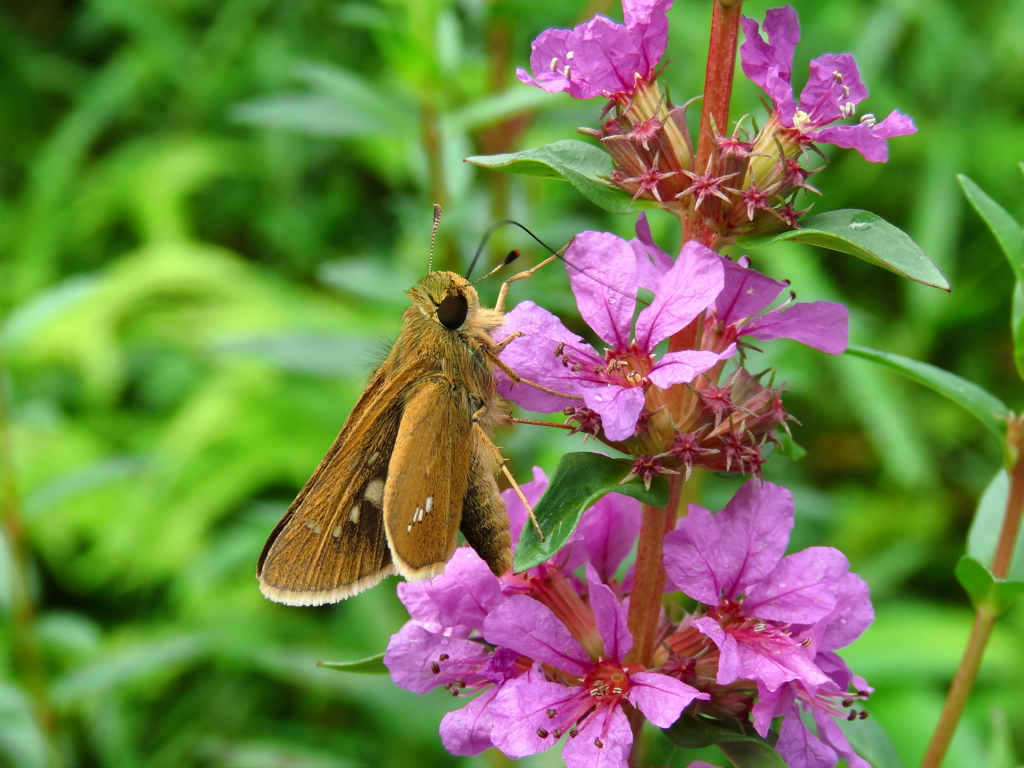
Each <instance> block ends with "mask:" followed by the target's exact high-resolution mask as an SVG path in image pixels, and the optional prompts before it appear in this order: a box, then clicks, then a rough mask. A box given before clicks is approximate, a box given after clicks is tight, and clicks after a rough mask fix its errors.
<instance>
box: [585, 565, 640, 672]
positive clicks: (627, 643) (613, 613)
mask: <svg viewBox="0 0 1024 768" xmlns="http://www.w3.org/2000/svg"><path fill="white" fill-rule="evenodd" d="M587 584H588V586H589V588H590V607H591V608H592V609H593V611H594V621H595V622H596V623H597V631H598V632H599V633H600V635H601V639H602V640H604V656H603V657H602V658H605V659H611V660H612V661H615V662H621V661H622V660H623V659H624V658H625V657H626V654H627V653H629V652H630V650H631V649H632V648H633V635H632V633H630V631H629V628H628V627H627V626H626V609H625V608H623V607H622V606H621V605H620V604H619V601H618V600H617V599H616V598H615V594H614V593H613V592H612V591H611V590H610V589H609V588H608V587H606V586H605V585H604V584H602V583H601V577H600V576H598V574H597V571H596V570H595V568H594V566H593V565H587Z"/></svg>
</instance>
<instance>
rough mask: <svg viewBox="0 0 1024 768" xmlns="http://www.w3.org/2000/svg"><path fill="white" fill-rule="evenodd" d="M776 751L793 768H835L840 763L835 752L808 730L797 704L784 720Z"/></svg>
mask: <svg viewBox="0 0 1024 768" xmlns="http://www.w3.org/2000/svg"><path fill="white" fill-rule="evenodd" d="M775 749H776V750H778V753H779V754H780V755H782V758H783V760H785V761H786V765H788V766H792V767H793V768H835V764H836V763H837V762H839V756H838V755H836V753H835V750H834V749H832V748H831V747H830V746H828V745H827V744H825V743H823V742H822V741H820V740H819V739H818V737H816V736H815V735H814V734H813V733H811V732H810V731H809V730H807V726H806V725H804V724H803V721H802V720H801V719H800V711H799V710H798V709H797V707H796V705H795V704H794V705H793V707H792V709H791V710H790V711H789V712H787V713H786V716H785V717H784V718H783V719H782V726H781V727H780V728H779V740H778V742H776V744H775Z"/></svg>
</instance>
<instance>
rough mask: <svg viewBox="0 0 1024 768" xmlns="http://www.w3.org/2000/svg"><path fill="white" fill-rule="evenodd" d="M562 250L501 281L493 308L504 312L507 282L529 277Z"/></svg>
mask: <svg viewBox="0 0 1024 768" xmlns="http://www.w3.org/2000/svg"><path fill="white" fill-rule="evenodd" d="M564 250H565V249H564V248H563V249H562V251H564ZM562 251H559V252H558V253H557V254H555V255H554V256H548V257H547V258H546V259H544V261H542V262H541V263H540V264H538V265H537V266H535V267H531V268H530V269H528V270H526V271H525V272H520V273H519V274H518V275H512V277H510V278H509V279H508V280H506V281H505V282H504V283H502V284H501V290H500V291H499V292H498V301H497V302H496V303H495V305H494V308H495V309H497V310H498V311H499V312H504V311H505V297H506V296H507V295H508V286H509V284H510V283H514V282H515V281H516V280H525V279H526V278H527V277H530V276H531V275H533V273H534V272H536V271H537V270H538V269H540V268H541V267H543V266H546V265H548V264H550V263H551V262H552V261H554V260H555V259H557V258H558V257H559V255H561V253H562Z"/></svg>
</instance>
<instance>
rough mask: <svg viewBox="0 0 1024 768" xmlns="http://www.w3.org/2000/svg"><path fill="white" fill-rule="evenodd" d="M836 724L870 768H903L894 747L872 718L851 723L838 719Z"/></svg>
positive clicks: (887, 735) (879, 725)
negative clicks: (869, 764)
mask: <svg viewBox="0 0 1024 768" xmlns="http://www.w3.org/2000/svg"><path fill="white" fill-rule="evenodd" d="M836 724H837V725H838V726H839V728H840V730H842V732H843V734H844V735H845V736H846V738H847V739H849V740H850V745H851V746H852V747H853V748H854V750H856V752H857V754H858V755H860V756H861V757H863V758H864V759H865V760H867V761H868V762H869V763H871V768H903V761H901V760H900V756H899V753H898V752H897V751H896V745H895V744H893V743H892V739H890V738H889V734H888V733H886V732H885V729H884V728H883V727H882V725H881V724H880V723H879V722H878V721H877V720H876V719H874V718H873V717H869V718H867V719H866V720H853V721H850V720H846V719H845V718H838V719H837V720H836Z"/></svg>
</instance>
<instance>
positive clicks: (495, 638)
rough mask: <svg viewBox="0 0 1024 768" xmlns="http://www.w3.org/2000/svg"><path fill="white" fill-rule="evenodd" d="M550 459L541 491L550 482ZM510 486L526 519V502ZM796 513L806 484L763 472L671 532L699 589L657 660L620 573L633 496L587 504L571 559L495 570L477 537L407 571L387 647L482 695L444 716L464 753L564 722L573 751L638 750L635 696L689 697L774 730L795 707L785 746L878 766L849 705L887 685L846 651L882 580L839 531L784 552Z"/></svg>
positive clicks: (663, 704) (562, 734) (790, 758)
mask: <svg viewBox="0 0 1024 768" xmlns="http://www.w3.org/2000/svg"><path fill="white" fill-rule="evenodd" d="M535 477H536V478H537V479H536V480H535V481H534V482H532V483H528V484H527V485H526V486H524V489H525V490H526V491H527V495H528V498H529V497H532V498H536V497H537V496H539V495H540V493H541V492H542V491H543V489H544V487H545V486H546V484H547V483H546V480H545V479H544V478H543V475H542V474H540V473H539V471H538V470H535ZM505 498H506V503H507V504H508V507H509V515H510V518H512V519H513V520H514V521H515V522H514V526H516V527H521V526H522V524H523V520H524V518H525V511H524V510H523V507H522V504H521V503H520V502H519V501H518V498H517V497H515V496H514V495H513V494H511V492H506V496H505ZM792 525H793V505H792V499H791V497H790V495H789V492H788V491H786V490H785V489H784V488H780V487H779V486H774V485H771V484H769V483H763V484H762V483H758V482H756V481H751V482H748V484H747V485H745V486H744V487H743V488H742V489H741V490H740V491H739V493H737V495H736V496H735V498H734V499H733V500H732V501H731V502H730V503H729V505H728V506H727V507H726V508H725V509H723V510H722V511H721V512H719V513H718V514H717V515H712V514H711V513H710V512H709V511H708V510H706V509H703V508H701V507H697V506H693V507H691V510H690V515H689V516H688V517H687V518H685V519H683V520H682V521H681V522H680V525H679V527H678V529H677V530H675V531H673V532H671V533H669V534H668V536H667V537H666V539H665V545H664V547H665V568H666V571H667V573H668V575H669V577H670V579H671V582H672V585H673V588H674V589H679V590H681V591H682V592H683V593H684V594H686V595H688V596H689V597H691V598H693V599H694V600H696V601H697V603H698V605H697V607H696V609H695V610H694V611H692V612H688V613H686V614H684V615H683V616H682V617H681V618H680V619H679V620H678V621H670V620H669V617H668V616H663V617H662V622H661V624H662V627H663V629H662V632H661V635H662V638H661V642H660V648H661V650H659V651H658V652H657V653H656V655H655V663H654V666H652V667H650V668H646V667H644V666H643V665H642V664H640V663H638V662H636V661H635V660H634V659H633V658H632V657H631V655H630V651H631V649H632V645H633V637H632V634H631V633H630V630H629V629H628V627H627V624H626V610H625V608H624V607H623V601H624V600H626V599H628V597H629V593H630V577H629V574H627V575H626V576H625V577H624V578H623V579H622V580H621V581H620V580H618V579H616V573H617V570H618V569H619V566H620V564H621V562H622V560H623V558H624V557H625V555H626V553H627V552H628V550H629V548H630V547H631V546H632V544H633V541H634V539H635V538H636V535H637V532H638V529H639V509H638V504H637V503H636V502H634V501H632V500H630V499H625V498H623V497H615V496H611V497H606V498H605V499H603V500H602V501H601V502H599V503H598V504H597V505H595V506H594V507H592V508H591V509H590V510H588V511H587V512H586V513H585V515H584V520H583V522H582V524H581V526H580V528H579V529H578V530H577V533H576V534H575V535H574V537H573V540H572V541H571V542H570V544H569V546H568V547H567V548H566V549H565V550H563V551H562V553H560V554H559V556H558V558H557V559H556V560H553V561H548V562H547V563H544V564H542V565H541V566H538V567H537V568H535V569H532V570H531V571H529V572H527V573H524V574H518V575H506V576H504V577H502V578H498V577H495V576H494V575H493V574H492V573H491V572H490V570H489V569H488V568H487V566H486V564H485V563H484V562H483V561H482V560H481V559H480V558H479V557H478V556H477V555H476V553H475V552H473V550H471V549H469V548H461V549H459V550H458V551H457V553H456V555H455V557H454V558H453V559H452V561H451V562H450V563H449V565H448V568H447V570H446V571H445V573H444V574H443V575H442V576H438V577H435V578H434V579H432V580H430V581H428V582H421V583H418V584H406V585H402V587H401V588H400V591H399V595H400V597H401V599H402V601H403V603H405V605H406V607H407V608H408V609H409V613H410V615H411V617H412V618H411V619H410V621H409V622H408V623H407V624H406V625H405V626H404V627H403V628H402V630H401V631H400V632H399V633H398V634H396V635H395V636H394V637H393V638H392V640H391V643H390V644H389V646H388V651H387V654H386V655H385V664H387V666H388V668H389V670H390V671H391V675H392V677H393V678H394V680H395V682H396V683H397V684H398V685H400V686H402V687H404V688H407V689H409V690H412V691H414V692H416V693H425V692H427V691H429V690H431V689H433V688H436V687H444V688H445V689H446V690H448V691H450V692H451V693H452V695H454V696H460V697H463V696H464V697H466V698H467V699H469V700H468V701H467V703H466V704H465V706H463V707H462V708H461V709H458V710H456V711H454V712H451V713H449V714H448V715H446V716H445V717H444V719H443V720H442V723H441V738H442V740H443V742H444V744H445V747H446V748H447V749H448V750H449V751H451V752H452V753H454V754H459V755H473V754H479V753H480V752H482V751H483V750H484V749H487V748H488V747H491V746H495V747H497V748H498V749H500V750H501V751H502V752H504V753H505V754H506V755H508V756H509V757H513V758H518V757H524V756H526V755H531V754H535V753H537V752H541V751H543V750H545V749H548V748H550V747H552V746H553V745H555V744H556V743H558V742H559V741H560V740H561V741H563V742H564V747H563V751H562V755H563V757H564V759H565V761H566V764H567V765H568V766H569V768H576V767H577V766H579V767H580V768H583V766H588V767H589V766H592V765H606V766H625V765H626V760H627V757H628V755H629V751H630V747H631V744H632V741H633V732H632V730H631V727H630V722H629V714H630V713H631V712H633V711H638V712H639V713H641V714H642V715H643V716H644V717H645V718H646V719H648V720H650V721H651V722H652V723H653V724H654V725H656V726H659V727H661V728H668V727H670V726H672V725H673V724H674V723H675V722H676V721H677V720H678V719H679V718H680V716H681V715H682V713H683V712H684V710H687V711H689V712H690V713H691V714H694V715H697V714H702V715H704V716H712V717H718V718H741V719H746V718H747V717H748V716H751V715H752V716H753V720H754V725H755V727H756V728H757V730H758V732H760V733H761V734H762V735H764V734H766V733H767V732H768V729H769V726H770V725H771V722H772V720H773V719H774V718H779V717H781V718H782V722H781V727H780V735H779V741H778V749H779V751H780V752H781V753H782V755H783V757H784V758H785V759H786V760H787V763H788V764H789V765H790V766H793V768H800V767H801V766H807V767H808V768H811V767H812V766H813V767H814V768H818V766H831V765H834V764H835V763H836V760H837V759H838V757H843V758H845V759H847V760H848V761H849V763H850V765H851V766H855V768H862V767H864V768H866V766H867V763H865V762H864V761H863V760H861V759H860V758H859V757H858V756H857V755H856V754H855V753H854V752H853V751H852V749H851V748H850V745H849V743H848V742H847V741H846V739H845V737H843V735H842V732H841V731H840V730H839V729H838V728H837V726H836V725H835V722H834V719H835V718H836V717H847V718H849V717H850V716H851V714H852V715H853V716H854V717H855V716H857V715H856V711H855V710H853V709H851V706H852V704H853V701H854V700H857V699H863V698H865V697H866V696H867V695H868V693H869V692H870V689H869V688H868V686H867V684H866V683H865V682H864V681H863V680H861V679H860V678H857V677H854V676H853V675H852V673H851V672H850V671H849V669H848V667H847V666H846V664H845V663H844V662H843V660H842V659H841V658H840V657H839V656H838V655H836V653H835V650H836V649H838V648H841V647H843V646H845V645H847V644H848V643H850V642H851V641H853V640H854V639H856V637H857V636H859V635H860V633H861V632H862V631H863V630H864V628H865V627H866V626H867V625H868V624H869V623H870V622H871V619H872V609H871V603H870V600H869V598H868V592H867V587H866V585H865V584H864V582H863V581H862V580H861V579H859V578H858V577H857V576H856V575H854V574H852V573H850V572H849V568H848V565H847V562H846V559H845V558H844V557H843V555H842V554H840V553H839V552H838V551H836V550H834V549H831V548H828V547H813V548H811V549H807V550H804V551H802V552H798V553H796V554H793V555H789V556H787V557H783V553H784V552H785V549H786V544H787V542H788V538H789V531H790V529H791V528H792ZM581 567H583V568H584V569H585V578H584V579H580V578H578V577H577V576H576V574H575V571H576V570H578V569H579V568H581ZM470 696H472V697H473V698H469V697H470ZM801 709H804V710H808V711H810V712H811V714H812V716H813V718H814V721H815V723H816V726H817V734H814V733H812V732H811V731H809V730H808V729H807V728H806V726H805V725H804V724H803V721H802V720H801V717H800V711H801ZM822 756H825V757H824V758H823V757H822ZM829 761H830V762H829Z"/></svg>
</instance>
